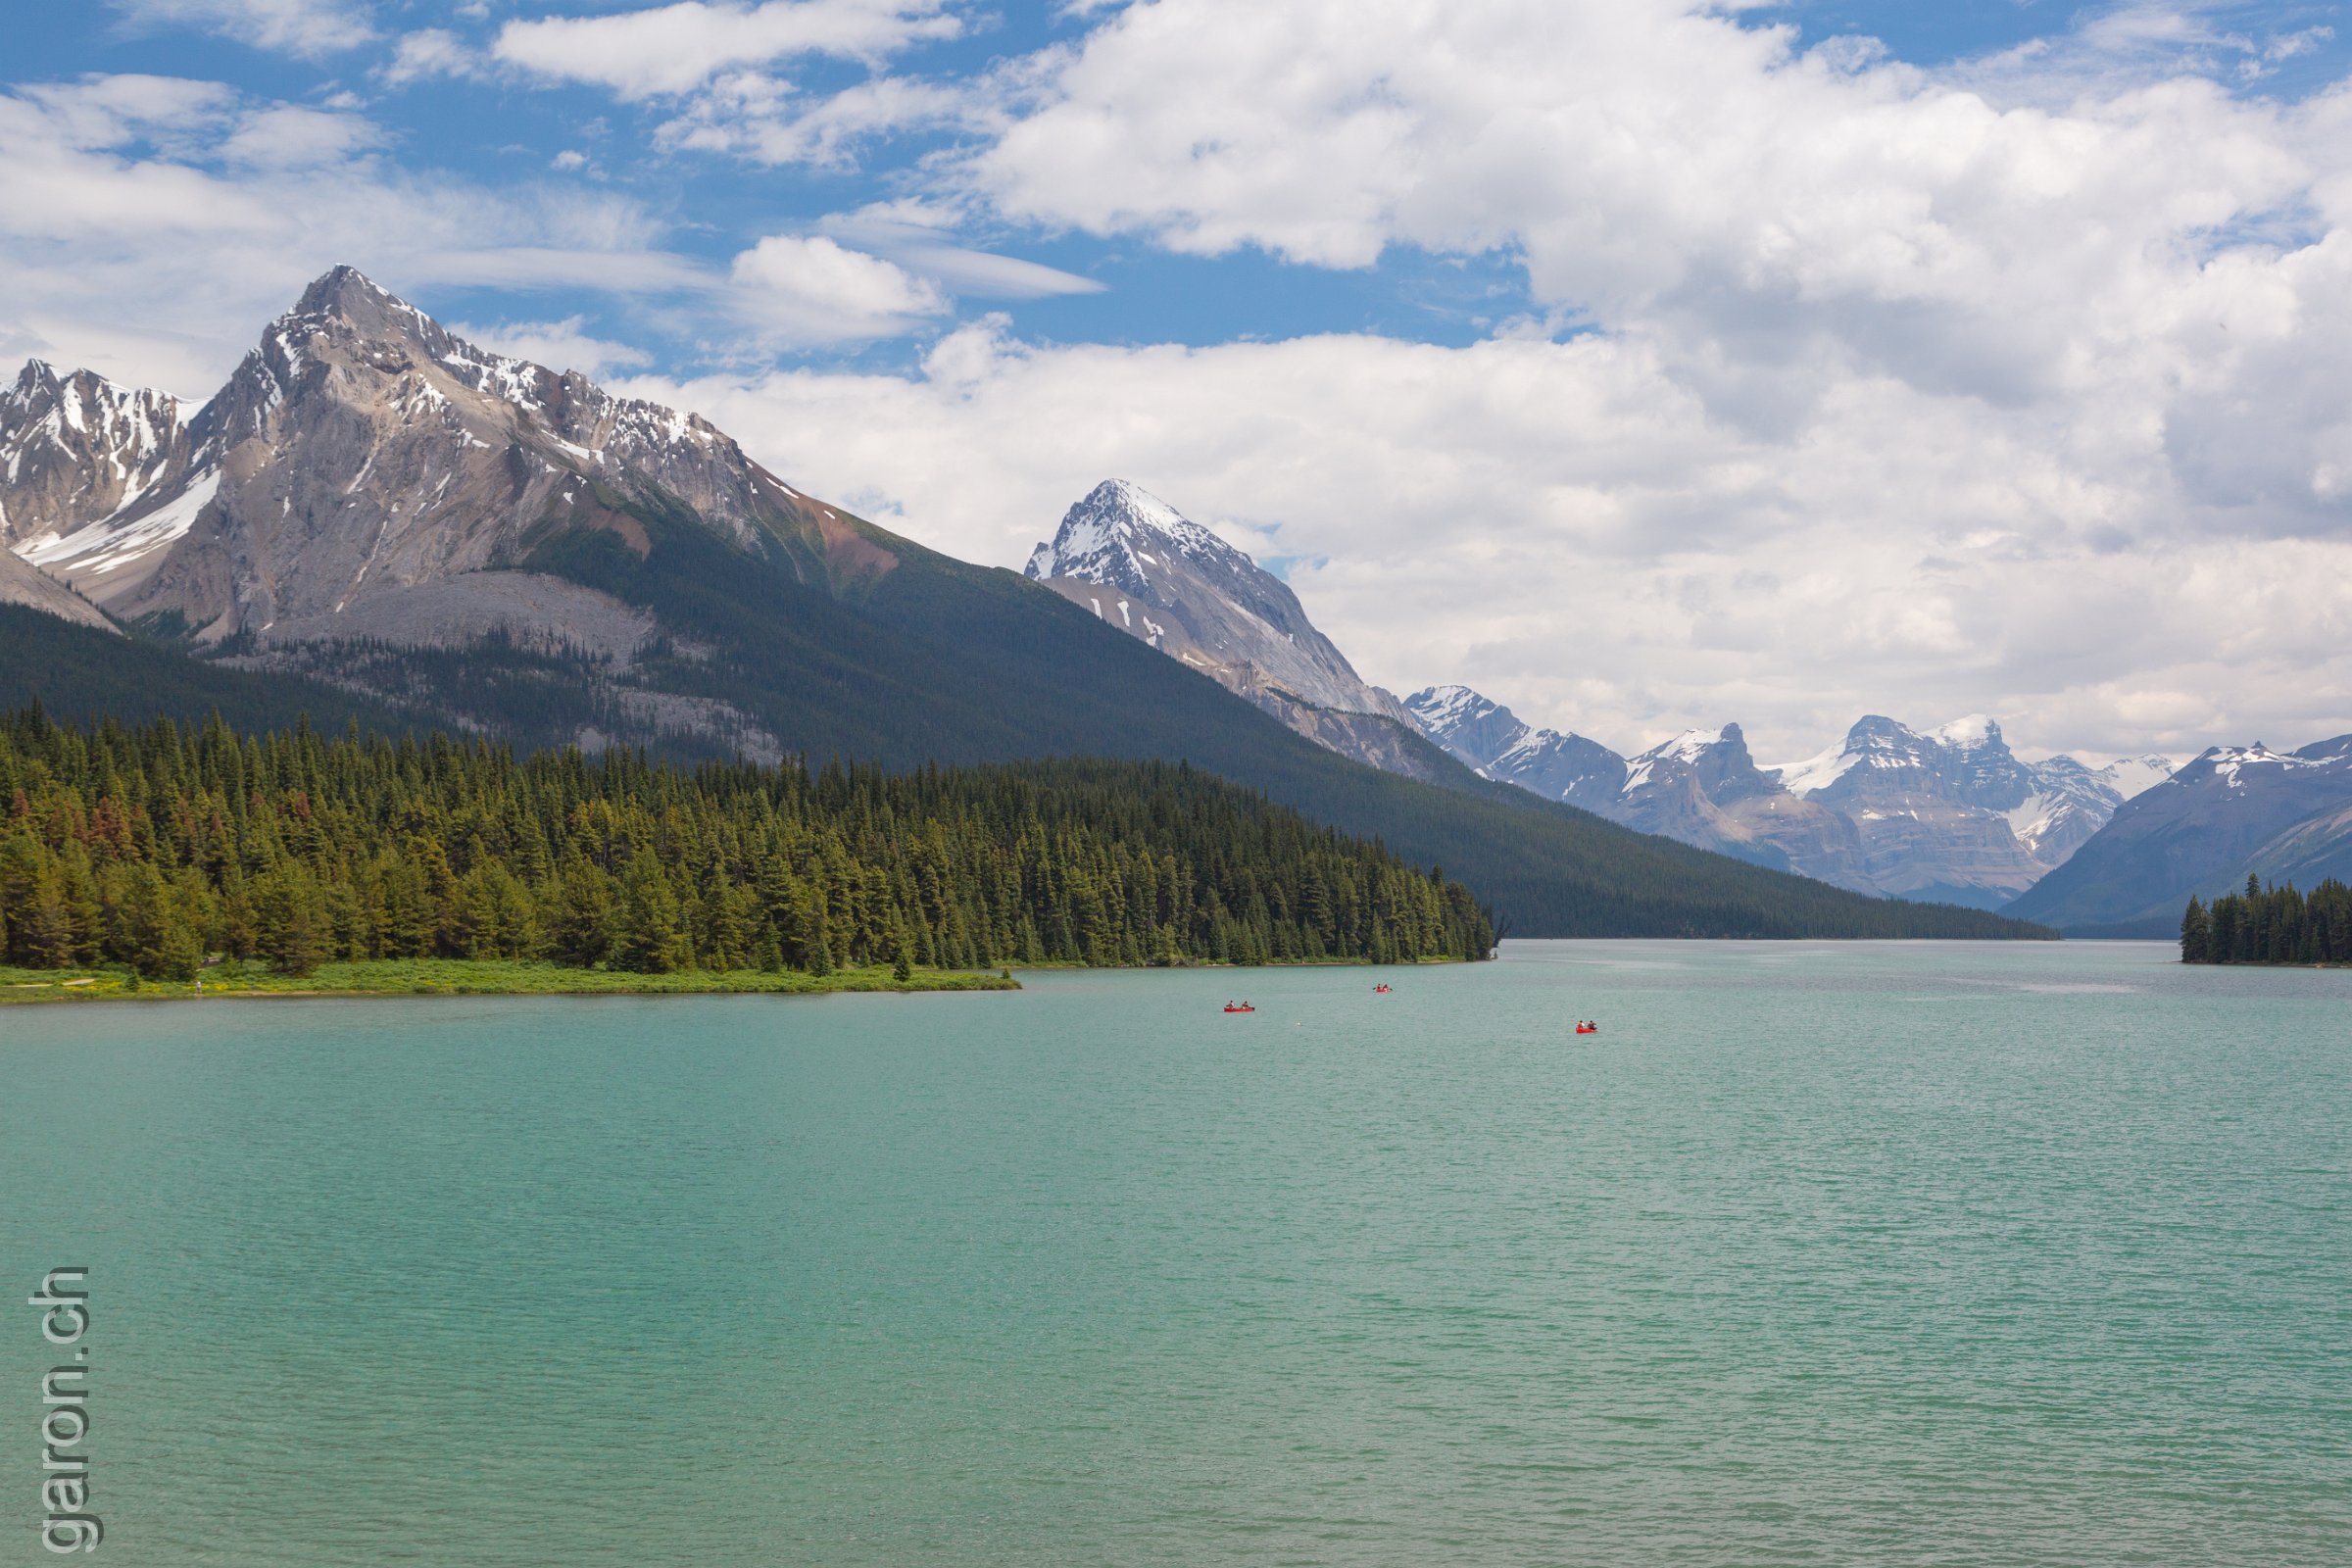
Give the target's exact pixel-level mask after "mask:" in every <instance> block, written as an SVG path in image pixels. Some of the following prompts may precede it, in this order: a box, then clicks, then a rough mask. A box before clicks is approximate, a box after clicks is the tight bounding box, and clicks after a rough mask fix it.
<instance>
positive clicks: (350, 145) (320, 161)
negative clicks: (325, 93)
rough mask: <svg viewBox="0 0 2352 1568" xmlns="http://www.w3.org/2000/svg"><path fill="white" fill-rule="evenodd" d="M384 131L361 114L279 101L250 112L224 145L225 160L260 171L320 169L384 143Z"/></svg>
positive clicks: (223, 160) (220, 154)
mask: <svg viewBox="0 0 2352 1568" xmlns="http://www.w3.org/2000/svg"><path fill="white" fill-rule="evenodd" d="M383 140H384V137H383V133H382V132H381V131H379V130H378V129H376V127H375V126H374V125H372V124H370V123H368V121H366V120H363V119H362V118H360V117H359V116H358V115H353V114H337V113H330V112H328V111H325V110H319V109H305V108H302V107H300V106H298V105H294V104H278V105H274V106H272V107H270V108H267V109H261V110H257V111H255V112H254V113H252V114H249V115H246V116H245V117H244V118H243V119H242V120H241V121H240V122H239V123H238V125H237V128H236V129H235V130H234V131H233V132H231V133H230V134H229V135H228V137H227V138H226V139H225V140H223V141H222V142H221V146H220V148H219V150H218V156H219V157H220V158H221V161H222V162H224V163H230V164H242V165H245V166H247V167H250V168H255V169H315V168H318V167H319V166H321V165H325V164H338V163H343V162H345V161H346V160H349V159H351V158H354V157H356V156H358V155H359V154H361V153H364V152H368V151H370V150H372V149H374V148H376V147H379V146H381V145H382V144H383Z"/></svg>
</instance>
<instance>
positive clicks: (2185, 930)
mask: <svg viewBox="0 0 2352 1568" xmlns="http://www.w3.org/2000/svg"><path fill="white" fill-rule="evenodd" d="M2212 937H2213V930H2212V924H2211V922H2210V921H2208V920H2207V918H2206V916H2205V906H2204V905H2202V904H2199V903H2198V902H2197V901H2196V899H2195V898H2193V897H2192V898H2190V899H2189V901H2188V907H2187V908H2186V909H2184V910H2182V911H2181V915H2180V961H2181V962H2182V963H2205V962H2207V961H2209V960H2210V959H2211V957H2212V956H2213V947H2212Z"/></svg>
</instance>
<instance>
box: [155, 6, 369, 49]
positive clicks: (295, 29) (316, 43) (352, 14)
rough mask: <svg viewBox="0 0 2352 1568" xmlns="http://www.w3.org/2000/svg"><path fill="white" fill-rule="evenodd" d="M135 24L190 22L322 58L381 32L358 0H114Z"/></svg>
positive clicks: (267, 46)
mask: <svg viewBox="0 0 2352 1568" xmlns="http://www.w3.org/2000/svg"><path fill="white" fill-rule="evenodd" d="M111 4H112V5H113V6H114V8H115V10H117V11H119V12H121V13H122V14H123V18H124V20H125V21H127V22H128V23H130V24H131V25H134V26H140V27H159V26H190V27H201V28H203V29H204V30H205V31H207V32H218V33H221V34H223V35H224V36H227V37H231V38H235V39H238V40H240V41H242V42H245V43H249V44H252V45H254V46H255V47H256V48H259V49H274V50H279V51H281V52H283V53H286V54H291V55H300V56H304V57H306V58H316V57H318V56H320V55H327V54H333V53H335V52H336V51H338V50H343V49H352V48H356V47H358V46H359V45H361V44H364V43H367V42H369V41H370V40H372V39H373V38H374V37H375V36H376V32H375V28H374V27H373V26H372V25H370V24H369V23H368V7H367V6H366V5H364V4H360V3H357V0H111Z"/></svg>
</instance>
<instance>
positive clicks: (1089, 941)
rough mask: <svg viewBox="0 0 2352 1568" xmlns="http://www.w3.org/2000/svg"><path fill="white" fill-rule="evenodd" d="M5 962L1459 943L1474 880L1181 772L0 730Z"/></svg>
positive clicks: (180, 967)
mask: <svg viewBox="0 0 2352 1568" xmlns="http://www.w3.org/2000/svg"><path fill="white" fill-rule="evenodd" d="M0 803H4V805H5V812H6V815H5V818H4V819H0V955H4V956H5V959H6V961H8V962H10V963H14V964H18V965H22V966H25V967H28V968H54V967H61V966H65V965H68V964H75V963H92V962H116V963H124V964H129V965H131V966H133V967H135V968H137V969H138V970H139V971H140V972H142V973H148V974H156V975H177V976H184V975H185V974H186V973H188V972H190V971H192V970H193V968H194V966H195V965H196V963H197V962H198V959H199V956H200V955H202V954H204V953H208V952H221V953H227V954H230V955H234V956H240V957H243V956H264V957H267V958H269V959H270V960H271V961H273V962H274V963H276V964H277V965H278V966H279V967H281V968H283V969H286V970H288V971H290V972H294V973H301V972H303V971H305V970H306V969H308V968H309V967H311V966H313V965H316V964H318V963H319V962H321V961H324V960H327V959H330V958H387V957H392V958H397V957H427V956H443V957H509V958H540V959H552V960H555V961H557V962H561V963H566V964H573V965H581V966H588V965H597V964H606V965H610V966H612V967H614V968H621V969H630V970H637V971H644V972H650V973H660V972H666V971H669V970H674V969H680V968H708V969H744V968H763V969H769V970H779V969H784V968H794V969H802V970H807V971H809V972H810V973H815V974H824V973H828V972H830V971H831V970H832V969H833V967H834V966H835V965H837V964H866V963H877V962H893V961H896V960H899V959H902V958H904V959H905V960H907V962H908V963H919V964H924V965H931V966H938V967H946V968H956V967H967V968H968V967H982V966H989V965H995V964H1000V963H1020V962H1029V963H1037V962H1071V963H1084V964H1146V963H1175V962H1186V961H1199V960H1218V961H1230V962H1235V963H1263V962H1269V961H1281V960H1290V959H1309V960H1311V959H1326V958H1331V959H1355V960H1371V961H1376V962H1393V961H1412V960H1415V959H1420V958H1438V957H1452V958H1476V957H1483V956H1486V955H1487V953H1488V951H1489V949H1490V948H1491V947H1492V946H1493V942H1494V932H1493V929H1492V926H1491V924H1490V922H1489V920H1488V917H1487V915H1486V914H1485V913H1484V912H1483V911H1482V910H1481V909H1480V908H1479V907H1478V905H1477V903H1476V901H1475V900H1474V899H1473V897H1472V896H1471V894H1470V892H1469V890H1468V889H1466V888H1464V887H1463V886H1462V885H1461V884H1459V883H1457V882H1449V881H1446V880H1445V879H1443V878H1442V877H1440V876H1437V875H1435V874H1424V873H1422V872H1420V871H1417V870H1415V869H1414V868H1412V867H1410V866H1407V865H1405V864H1404V863H1403V862H1401V861H1399V860H1398V859H1397V858H1395V857H1394V856H1392V855H1390V854H1388V853H1387V852H1386V851H1385V850H1383V849H1381V848H1379V847H1378V846H1376V845H1373V844H1369V843H1366V842H1364V841H1361V840H1356V839H1350V838H1347V837H1345V836H1343V835H1341V834H1339V833H1337V832H1334V831H1333V830H1331V829H1328V828H1322V827H1318V826H1315V825H1314V824H1312V823H1309V822H1307V821H1306V820H1305V819H1303V818H1301V817H1300V816H1299V814H1298V813H1296V812H1294V811H1291V810H1288V809H1284V808H1281V807H1278V806H1273V805H1270V804H1268V803H1267V802H1265V801H1264V800H1263V799H1261V798H1259V797H1257V796H1254V795H1251V794H1250V793H1249V792H1246V791H1243V790H1239V789H1236V788H1234V787H1233V786H1231V785H1228V784H1225V783H1222V782H1221V781H1219V780H1216V779H1214V778H1211V777H1209V776H1207V775H1205V774H1202V773H1201V772H1199V771H1197V770H1195V769H1193V768H1190V767H1188V766H1185V765H1182V764H1166V763H1147V762H1038V763H1021V764H1015V765H1009V766H996V767H977V768H960V769H940V768H924V769H920V770H917V771H912V772H907V773H902V774H895V775H894V774H888V773H884V772H883V771H881V770H880V769H878V768H874V767H871V766H859V767H853V768H844V767H841V766H838V765H835V766H828V767H826V768H824V769H822V770H821V771H817V772H814V773H812V772H810V771H809V770H807V769H805V768H803V767H800V766H798V765H786V766H782V767H761V766H757V765H754V764H750V763H741V762H736V763H724V764H722V763H704V764H702V765H699V766H697V767H696V768H695V769H694V770H693V771H691V772H687V771H684V770H681V769H680V768H678V767H676V766H674V765H671V764H668V763H663V762H659V761H654V760H648V759H647V758H645V757H644V756H642V755H641V754H638V753H635V752H629V751H616V752H613V753H612V754H610V755H608V756H606V757H604V758H602V759H597V760H591V759H588V758H585V757H583V756H582V755H581V754H580V753H578V752H577V751H573V750H563V751H555V752H547V753H541V754H538V755H536V756H533V757H531V758H529V759H527V760H522V759H517V758H516V757H515V755H514V754H513V753H512V752H511V751H509V750H507V749H506V748H504V747H501V746H497V745H493V744H489V743H484V742H455V741H451V740H449V739H446V738H444V737H440V736H434V737H431V738H429V739H426V740H422V741H418V740H415V739H404V740H400V741H397V742H395V741H390V740H386V739H382V738H364V737H362V735H361V734H360V733H359V731H358V729H357V727H356V726H354V727H353V728H352V729H351V730H350V731H349V732H348V733H346V734H345V735H343V736H341V737H338V738H334V739H328V738H326V737H324V736H322V735H320V734H319V733H318V732H316V731H314V730H311V729H310V728H308V727H307V726H304V727H299V728H297V729H295V730H293V731H291V732H286V731H280V732H277V733H273V734H270V735H266V736H260V737H245V738H240V737H239V736H238V735H237V734H236V733H235V732H234V731H232V730H230V729H229V728H228V727H227V726H226V725H224V724H222V723H221V722H219V721H214V722H212V723H208V724H206V725H203V726H201V727H198V728H182V727H180V726H179V725H176V724H173V723H171V722H169V721H163V722H157V723H153V724H149V725H146V726H144V727H141V728H138V729H130V728H125V727H123V726H122V725H120V724H116V723H113V722H106V723H102V724H100V725H98V726H96V727H95V728H91V729H81V728H75V727H71V726H67V725H61V724H59V723H57V722H55V721H54V720H52V719H50V718H48V717H47V716H46V715H44V714H42V713H40V712H38V711H22V712H19V713H17V714H16V715H14V716H13V717H12V718H10V719H9V720H8V721H7V723H6V725H5V728H0Z"/></svg>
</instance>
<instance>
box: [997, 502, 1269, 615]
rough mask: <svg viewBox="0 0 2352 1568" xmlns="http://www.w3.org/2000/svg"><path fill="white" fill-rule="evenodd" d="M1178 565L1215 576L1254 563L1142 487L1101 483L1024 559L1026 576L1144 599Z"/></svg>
mask: <svg viewBox="0 0 2352 1568" xmlns="http://www.w3.org/2000/svg"><path fill="white" fill-rule="evenodd" d="M1178 564H1191V565H1194V566H1196V567H1204V568H1207V569H1209V570H1211V571H1214V572H1216V573H1218V574H1220V575H1237V574H1239V573H1241V572H1244V571H1249V572H1255V571H1256V570H1257V564H1256V563H1255V562H1253V561H1251V560H1250V557H1249V556H1248V555H1246V554H1244V553H1243V552H1242V551H1239V550H1236V549H1235V548H1234V547H1233V546H1231V545H1229V544H1227V543H1226V542H1225V541H1224V540H1222V539H1220V538H1218V537H1217V536H1216V535H1215V534H1213V533H1211V532H1209V531H1208V530H1207V529H1206V528H1203V527H1201V524H1199V523H1197V522H1195V521H1193V520H1192V519H1191V518H1190V517H1187V516H1185V515H1184V514H1182V513H1180V512H1178V511H1177V510H1176V509H1175V508H1174V507H1171V506H1169V505H1168V504H1167V503H1166V502H1164V501H1162V500H1160V499H1159V497H1157V496H1155V495H1153V494H1152V492H1150V491H1149V490H1146V489H1145V488H1144V487H1143V486H1142V485H1139V484H1135V483H1133V482H1131V481H1129V480H1126V479H1105V480H1103V482H1102V483H1101V484H1099V485H1097V486H1095V487H1094V489H1092V490H1090V491H1088V492H1087V494H1086V496H1085V498H1084V499H1083V500H1081V501H1080V502H1078V504H1077V505H1075V506H1073V507H1071V508H1070V510H1069V511H1068V512H1067V513H1065V514H1064V515H1062V519H1061V527H1060V528H1059V530H1057V531H1056V532H1055V533H1054V537H1053V538H1052V539H1051V540H1048V541H1046V542H1044V543H1041V544H1040V545H1039V546H1038V547H1037V548H1036V549H1035V550H1034V551H1032V552H1030V555H1029V564H1028V565H1027V567H1025V568H1024V570H1025V571H1026V573H1027V575H1029V576H1030V577H1033V578H1035V579H1037V580H1038V581H1040V582H1043V581H1045V580H1046V579H1047V578H1050V577H1075V578H1078V579H1080V580H1081V581H1085V582H1091V583H1095V584H1097V585H1098V586H1101V587H1104V588H1120V589H1124V590H1126V591H1127V592H1129V593H1136V594H1148V593H1150V592H1151V591H1152V581H1153V579H1154V578H1155V577H1156V578H1159V579H1161V580H1162V581H1163V582H1164V581H1166V580H1167V579H1168V578H1169V577H1170V576H1171V575H1172V574H1173V572H1174V571H1175V569H1176V567H1177V566H1178Z"/></svg>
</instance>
